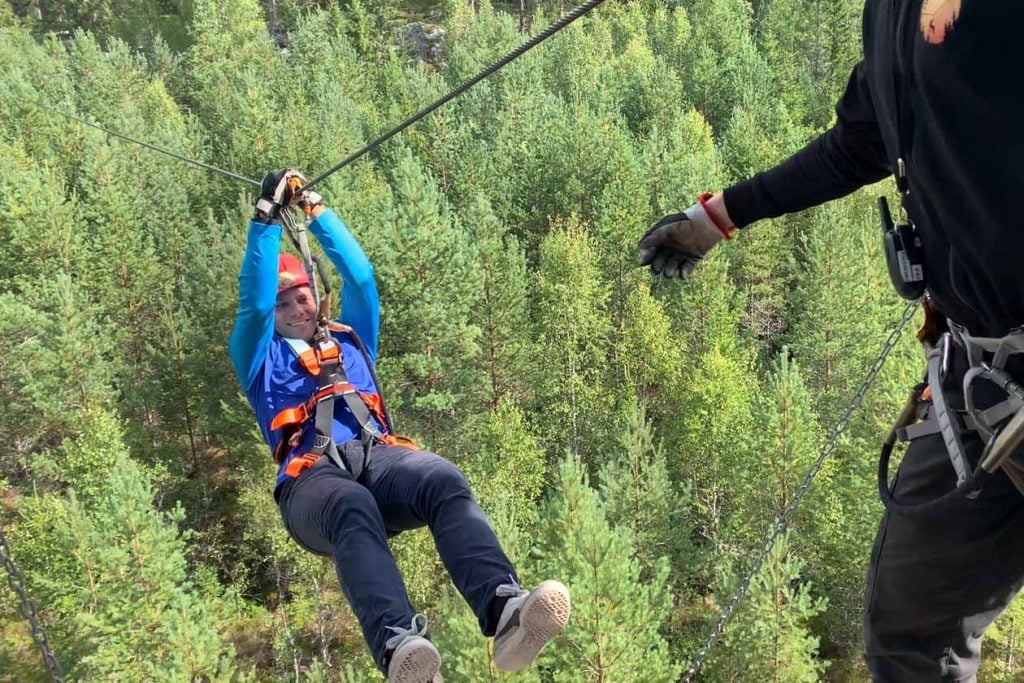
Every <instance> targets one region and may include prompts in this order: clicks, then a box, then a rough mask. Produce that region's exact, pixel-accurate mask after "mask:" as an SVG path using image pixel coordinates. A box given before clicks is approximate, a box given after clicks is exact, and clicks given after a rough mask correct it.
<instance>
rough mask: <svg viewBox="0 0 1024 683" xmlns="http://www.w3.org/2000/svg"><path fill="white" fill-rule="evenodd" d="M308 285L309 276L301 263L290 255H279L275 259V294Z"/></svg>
mask: <svg viewBox="0 0 1024 683" xmlns="http://www.w3.org/2000/svg"><path fill="white" fill-rule="evenodd" d="M308 285H309V275H307V274H306V269H305V268H303V267H302V262H301V261H299V259H297V258H295V257H294V256H292V255H291V254H281V255H280V256H278V257H277V293H278V294H280V293H281V292H283V291H285V290H286V289H292V288H294V287H304V286H308Z"/></svg>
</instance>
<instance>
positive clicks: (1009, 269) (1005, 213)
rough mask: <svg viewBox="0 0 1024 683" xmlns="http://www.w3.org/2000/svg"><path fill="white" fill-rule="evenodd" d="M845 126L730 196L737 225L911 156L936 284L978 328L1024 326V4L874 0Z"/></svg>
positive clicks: (865, 179) (815, 199)
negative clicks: (862, 57) (862, 55)
mask: <svg viewBox="0 0 1024 683" xmlns="http://www.w3.org/2000/svg"><path fill="white" fill-rule="evenodd" d="M863 30H864V59H863V61H862V62H861V63H860V64H858V65H857V66H856V67H855V68H854V70H853V73H852V74H851V76H850V80H849V83H848V85H847V88H846V92H845V94H844V95H843V97H842V99H841V100H840V101H839V103H838V105H837V107H836V113H837V121H836V123H835V125H834V126H833V127H832V128H831V129H830V130H828V131H827V132H825V133H824V134H822V135H821V136H820V137H818V138H817V139H815V140H813V141H812V142H811V143H810V144H808V145H807V146H806V147H804V148H803V149H802V150H800V151H799V152H797V153H796V154H795V155H793V156H792V157H790V158H789V159H788V160H786V161H784V162H782V163H781V164H779V165H778V166H776V167H775V168H773V169H771V170H768V171H766V172H763V173H760V174H758V175H756V176H754V177H753V178H751V179H749V180H746V181H744V182H741V183H738V184H737V185H734V186H732V187H730V188H728V189H727V190H726V191H725V205H726V208H727V210H728V211H729V214H730V216H731V217H732V219H733V220H734V221H735V222H736V224H737V225H739V226H741V227H742V226H745V225H748V224H750V223H753V222H754V221H757V220H759V219H761V218H770V217H774V216H778V215H781V214H784V213H789V212H792V211H799V210H801V209H805V208H808V207H810V206H814V205H817V204H820V203H822V202H825V201H828V200H830V199H835V198H837V197H841V196H843V195H845V194H848V193H850V192H852V191H853V190H855V189H857V188H858V187H861V186H862V185H866V184H869V183H872V182H875V181H878V180H880V179H882V178H884V177H885V176H886V175H887V174H889V173H891V172H892V170H893V169H894V168H895V167H896V159H897V158H900V157H902V158H903V159H904V160H905V162H906V166H907V170H908V176H909V183H910V196H909V201H908V204H907V210H908V213H909V214H910V217H911V219H912V220H913V221H914V223H915V224H916V225H917V228H918V231H919V232H920V235H921V238H922V241H923V243H924V250H925V269H926V277H927V278H928V289H929V292H930V293H931V295H932V298H933V299H934V301H935V303H936V304H937V305H938V307H939V309H940V310H942V311H943V312H944V313H945V314H946V315H948V316H949V317H950V318H953V319H954V320H957V321H959V322H961V323H963V324H965V325H967V326H968V328H969V329H970V331H971V332H972V333H973V334H982V335H1001V334H1004V333H1006V331H1007V330H1008V329H1009V328H1012V327H1016V326H1020V325H1024V211H1022V209H1024V0H868V1H867V4H866V6H865V8H864V24H863Z"/></svg>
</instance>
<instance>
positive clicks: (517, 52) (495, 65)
mask: <svg viewBox="0 0 1024 683" xmlns="http://www.w3.org/2000/svg"><path fill="white" fill-rule="evenodd" d="M603 2H604V0H587V2H585V3H583V4H582V5H580V6H579V7H577V8H576V9H574V10H572V11H571V12H569V13H568V14H565V15H563V16H562V17H561V18H560V19H558V20H556V21H554V22H552V23H551V25H550V26H548V27H547V28H546V29H544V30H543V31H541V32H540V33H538V34H537V35H535V36H534V37H533V38H530V39H529V40H528V41H526V42H525V43H523V44H522V45H520V46H519V47H517V48H516V49H514V50H512V51H511V52H509V53H508V54H506V55H505V56H504V57H501V58H500V59H497V60H495V61H493V62H491V63H490V64H489V65H487V66H486V67H484V69H483V70H482V71H480V72H479V73H478V74H477V75H475V76H473V77H472V78H470V79H469V80H467V81H464V82H463V83H461V84H460V85H459V86H458V87H456V88H455V89H454V90H452V91H451V92H449V93H448V94H447V95H445V96H444V97H441V98H439V99H437V100H435V101H434V102H432V103H430V104H428V105H427V106H425V107H423V109H420V110H419V111H418V112H416V113H415V114H413V115H412V116H410V117H409V118H407V119H406V120H405V121H402V122H401V123H399V124H398V125H397V126H395V127H393V128H391V129H390V130H389V131H387V132H386V133H383V134H381V135H379V136H377V137H376V138H374V139H373V140H371V141H370V142H368V143H367V144H366V145H364V146H363V147H362V148H361V149H359V150H357V151H355V152H353V153H352V154H350V155H348V156H347V157H345V158H344V159H342V160H341V161H339V162H338V163H336V164H335V165H334V166H331V167H330V168H329V169H327V170H326V171H324V172H323V173H321V174H320V175H318V176H317V177H315V178H313V179H312V180H310V181H309V182H308V183H306V184H305V186H303V187H302V188H301V189H300V190H299V192H302V191H303V190H308V189H309V188H311V187H313V186H314V185H317V184H319V183H320V182H322V181H323V180H324V179H326V178H327V176H329V175H331V174H332V173H334V172H336V171H339V170H341V169H343V168H345V167H346V166H348V165H349V164H351V163H352V162H354V161H356V160H357V159H359V158H360V157H362V156H363V155H365V154H367V153H369V152H372V151H373V150H375V149H376V148H377V147H380V146H381V145H382V144H383V143H385V142H387V141H388V140H390V139H391V138H393V137H394V136H396V135H398V134H399V133H401V132H402V131H403V130H405V129H406V128H408V127H409V126H411V125H413V124H414V123H416V122H417V121H419V120H420V119H422V118H423V117H424V116H427V115H428V114H430V113H431V112H433V111H434V110H436V109H439V108H440V107H442V106H444V105H445V104H447V103H448V102H451V101H452V100H454V99H455V98H456V97H458V96H459V95H461V94H463V93H464V92H466V91H467V90H469V89H470V88H472V87H473V86H474V85H476V84H477V83H479V82H480V81H482V80H484V79H485V78H487V77H488V76H490V75H491V74H493V73H494V72H496V71H498V70H499V69H501V68H502V67H503V66H505V65H506V64H508V63H509V62H511V61H513V60H515V59H516V58H518V57H521V56H522V55H523V54H525V53H526V52H527V51H529V50H530V49H532V48H534V47H536V46H537V45H540V44H541V43H543V42H544V41H545V40H547V39H548V38H550V37H551V36H553V35H555V34H556V33H558V32H559V31H561V30H562V29H563V28H565V27H566V26H568V25H569V24H571V23H572V22H574V21H576V20H577V19H579V18H580V17H582V16H583V15H584V14H586V13H587V12H589V11H590V10H592V9H594V8H595V7H597V6H598V5H600V4H601V3H603Z"/></svg>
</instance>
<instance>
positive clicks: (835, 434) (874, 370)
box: [679, 301, 917, 683]
mask: <svg viewBox="0 0 1024 683" xmlns="http://www.w3.org/2000/svg"><path fill="white" fill-rule="evenodd" d="M915 310H917V302H916V301H912V302H910V303H908V304H907V307H906V308H905V309H904V310H903V317H902V318H901V319H900V321H899V323H898V324H897V325H896V329H894V330H893V331H892V333H891V334H890V335H889V338H888V339H887V340H886V342H885V346H884V347H883V348H882V352H881V353H880V354H879V355H878V358H876V359H875V362H874V363H873V364H872V366H871V369H870V370H868V374H867V376H865V377H864V381H863V382H861V385H860V388H858V389H857V393H855V394H854V395H853V398H852V399H851V400H850V403H849V405H848V406H847V407H846V411H845V412H844V413H843V415H842V416H841V417H840V418H839V422H838V423H837V424H836V426H835V427H834V428H833V429H832V433H831V434H829V437H828V440H827V441H826V442H825V446H824V447H823V448H822V449H821V452H820V453H819V454H818V459H817V460H816V461H815V462H814V464H813V465H812V466H811V469H810V470H808V472H807V475H806V476H804V478H803V481H801V482H800V486H798V487H797V489H796V491H795V492H794V494H793V499H792V500H790V501H789V505H787V506H786V509H785V510H783V511H782V514H781V515H779V516H778V517H776V518H775V523H774V524H773V525H772V531H771V533H770V534H769V535H768V538H767V540H766V541H765V543H764V545H763V546H762V548H761V552H760V553H759V554H758V556H757V559H756V560H754V564H753V566H751V568H750V571H749V572H748V573H747V575H746V576H745V577H744V578H743V581H742V582H740V586H739V589H737V591H736V593H735V594H734V595H733V596H732V599H731V600H729V604H728V606H727V607H726V608H725V611H724V612H722V614H721V616H719V617H718V621H717V622H715V627H714V628H713V629H712V630H711V634H710V635H709V636H708V638H707V640H706V641H705V642H704V646H703V647H702V648H701V649H700V651H699V652H698V653H697V656H696V657H695V658H694V660H693V664H691V665H690V668H689V669H688V670H687V671H686V673H685V674H684V675H683V678H682V679H680V682H679V683H690V681H692V680H693V677H694V676H696V675H697V672H698V671H700V668H701V666H703V665H704V661H705V660H706V659H707V657H708V654H709V653H710V652H711V648H713V647H714V646H715V643H717V642H718V640H719V638H721V637H722V634H723V633H725V627H726V626H727V625H728V624H729V621H730V620H731V619H732V617H733V615H734V614H735V613H736V608H737V607H739V604H740V601H742V600H743V596H744V595H746V594H747V589H748V588H750V584H751V582H752V581H753V580H754V577H755V576H757V573H758V572H759V571H761V566H762V565H763V564H764V561H765V560H766V559H767V558H768V555H769V554H771V552H772V549H773V548H774V547H775V543H776V541H778V540H779V536H781V535H782V532H783V531H785V530H786V528H787V527H788V526H789V522H790V519H791V518H792V516H793V514H794V513H795V512H796V510H797V508H798V507H799V506H800V501H801V500H803V497H804V494H806V493H807V491H808V489H810V488H811V484H812V483H813V482H814V479H815V477H817V476H818V472H820V471H821V467H822V465H824V464H825V461H826V460H827V459H828V457H829V456H830V455H831V454H832V451H833V450H835V447H836V443H838V441H839V437H840V436H842V434H843V432H844V431H846V427H847V426H848V425H849V424H850V419H851V418H852V417H853V414H854V413H855V412H856V411H857V409H858V408H859V407H860V404H861V402H862V401H863V400H864V396H865V394H867V392H868V390H869V389H870V388H871V386H872V385H873V384H874V383H875V379H876V378H877V377H878V373H879V371H880V370H881V369H882V366H883V365H885V361H886V359H887V358H888V357H889V354H890V353H891V352H892V350H893V349H894V348H896V343H897V342H898V341H899V340H900V337H901V336H902V334H903V330H904V329H905V328H906V326H907V323H909V322H910V320H911V318H913V317H914V311H915Z"/></svg>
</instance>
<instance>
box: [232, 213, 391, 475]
mask: <svg viewBox="0 0 1024 683" xmlns="http://www.w3.org/2000/svg"><path fill="white" fill-rule="evenodd" d="M310 231H311V232H312V233H313V236H314V237H316V238H317V240H319V242H320V245H321V246H322V247H323V248H324V252H325V253H326V254H327V257H328V258H329V259H330V261H331V263H332V264H333V265H334V267H335V268H336V269H337V270H338V272H339V273H341V277H342V293H341V316H340V320H339V322H341V323H342V324H343V325H347V326H348V327H351V328H352V329H353V330H354V331H355V333H356V334H357V335H358V336H359V338H360V339H361V340H362V342H363V344H364V346H365V348H366V351H367V355H368V356H369V362H367V360H366V359H365V358H364V357H363V354H362V352H361V351H360V350H359V348H358V346H357V345H356V343H355V340H354V339H352V338H351V337H350V336H349V335H347V334H344V333H333V335H334V338H335V340H336V341H337V342H338V344H339V346H340V347H341V355H342V364H343V368H344V370H345V374H346V376H347V377H348V380H349V381H350V382H351V383H352V384H354V385H355V386H356V388H357V389H358V390H359V391H362V392H365V393H367V394H371V395H378V396H379V395H380V390H379V388H378V387H377V386H376V385H375V383H374V381H373V372H372V366H371V364H373V363H375V362H376V358H377V339H378V333H379V330H380V303H379V300H378V297H377V285H376V281H375V280H374V275H373V266H372V265H371V264H370V261H369V259H368V258H367V257H366V254H365V253H363V250H362V249H361V248H360V246H359V243H358V242H356V240H355V238H354V237H353V236H352V234H351V233H350V232H349V231H348V229H347V228H346V227H345V224H344V223H342V221H341V220H340V219H339V218H338V217H337V215H335V213H334V212H333V211H331V210H329V209H328V210H325V211H324V212H323V213H321V214H320V216H319V217H317V219H316V220H314V221H313V223H312V224H311V225H310ZM280 241H281V226H280V225H267V224H264V223H258V222H256V221H252V222H250V224H249V235H248V240H247V242H246V248H245V255H244V257H243V258H242V267H241V271H240V273H239V276H238V314H237V316H236V318H235V326H234V329H233V330H232V332H231V338H230V340H229V342H228V352H229V354H230V356H231V362H232V364H233V365H234V368H235V373H236V374H237V375H238V379H239V382H240V383H241V385H242V387H243V388H244V389H245V392H246V396H247V397H248V399H249V403H250V405H252V407H253V411H254V412H255V413H256V419H257V422H258V423H259V426H260V431H261V432H262V433H263V437H264V439H266V441H267V444H268V445H269V446H270V448H271V450H272V451H275V450H276V449H277V447H278V445H279V442H280V440H281V433H280V430H276V431H275V430H271V429H270V424H271V422H272V421H273V419H274V416H276V415H277V414H278V413H279V412H280V411H281V410H284V409H285V408H293V407H295V406H296V405H298V404H300V403H303V402H304V401H306V400H307V399H308V398H309V397H310V396H311V395H312V394H313V392H314V391H316V388H317V379H316V377H313V376H312V375H310V374H309V373H308V372H307V371H306V370H305V369H303V368H302V366H301V365H300V364H299V362H298V356H297V355H296V354H295V351H294V350H292V348H291V346H290V345H289V344H288V342H287V341H286V340H285V339H284V338H283V337H281V336H280V335H279V334H277V333H276V332H275V331H274V307H275V305H276V303H277V260H278V256H279V254H280ZM334 414H335V419H334V434H333V437H334V441H335V443H338V444H341V443H344V442H345V441H348V440H349V439H352V438H356V437H358V435H359V431H360V427H359V424H358V422H357V421H356V419H355V417H354V416H353V415H352V413H351V411H350V410H349V409H348V406H347V405H345V402H344V401H335V406H334ZM375 422H376V420H375ZM377 426H378V428H380V429H381V431H386V426H385V425H380V424H378V425H377ZM314 433H315V432H314V430H313V429H312V425H311V424H310V425H307V428H306V429H304V430H303V432H302V435H301V439H300V442H299V444H298V445H297V446H296V447H294V448H292V449H290V452H289V453H288V454H287V455H286V457H285V458H284V459H283V462H282V463H281V470H280V472H279V473H278V480H277V481H278V484H280V483H281V482H282V481H284V480H285V479H286V477H285V475H284V469H285V467H286V466H287V464H288V462H289V461H290V460H291V458H292V457H294V456H295V455H296V454H299V453H303V452H306V451H308V450H309V448H310V446H311V443H312V439H313V436H314Z"/></svg>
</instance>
